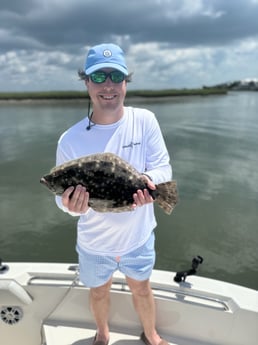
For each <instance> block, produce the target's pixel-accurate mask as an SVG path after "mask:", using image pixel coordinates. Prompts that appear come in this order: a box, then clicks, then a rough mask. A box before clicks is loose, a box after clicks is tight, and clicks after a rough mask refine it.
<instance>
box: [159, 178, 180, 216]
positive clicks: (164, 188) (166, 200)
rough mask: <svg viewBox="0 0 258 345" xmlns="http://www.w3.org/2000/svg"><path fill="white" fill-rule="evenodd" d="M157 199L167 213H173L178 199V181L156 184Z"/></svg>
mask: <svg viewBox="0 0 258 345" xmlns="http://www.w3.org/2000/svg"><path fill="white" fill-rule="evenodd" d="M155 192H156V193H155V194H156V197H155V200H156V201H157V203H158V205H159V206H160V207H161V208H162V209H163V210H164V211H165V213H167V214H171V212H172V211H173V209H174V207H175V206H176V203H177V200H178V194H177V186H176V181H169V182H164V183H160V184H158V185H156V190H155Z"/></svg>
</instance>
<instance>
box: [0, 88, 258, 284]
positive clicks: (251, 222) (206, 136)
mask: <svg viewBox="0 0 258 345" xmlns="http://www.w3.org/2000/svg"><path fill="white" fill-rule="evenodd" d="M139 106H140V107H142V106H143V107H147V108H148V109H150V110H153V111H154V112H155V113H156V115H157V117H158V120H159V122H160V125H161V128H162V131H163V133H164V136H165V139H166V143H167V146H168V149H169V152H170V154H171V158H172V163H173V173H174V178H175V179H176V180H177V182H178V186H179V193H180V202H179V205H178V206H177V207H176V209H175V210H174V212H173V214H172V215H171V216H166V215H165V214H163V213H162V211H160V210H159V209H158V208H157V209H156V213H157V219H158V227H157V231H156V235H157V239H156V248H157V262H156V268H159V269H169V270H182V269H185V268H186V269H187V268H189V265H190V264H191V260H192V257H193V256H195V255H201V256H203V257H204V263H203V264H202V265H201V267H200V274H201V275H203V276H208V277H212V278H216V279H224V280H226V281H230V282H233V283H239V284H242V285H245V286H250V287H252V288H256V289H257V288H258V274H257V273H258V272H257V271H258V269H257V261H258V251H257V246H258V233H257V224H258V215H257V209H258V174H257V171H258V156H257V145H258V135H257V133H258V121H257V117H258V93H255V92H253V93H251V92H246V93H232V94H229V95H227V96H213V97H186V98H175V99H173V100H171V102H157V103H154V102H151V103H150V104H147V103H141V104H139ZM86 111H87V103H85V104H84V103H80V104H76V103H74V104H73V103H66V104H62V103H59V104H58V103H55V104H53V103H52V104H41V105H37V104H15V105H11V104H8V105H4V104H1V105H0V118H1V126H0V158H1V160H0V168H1V181H0V193H1V201H0V217H1V232H0V257H3V258H4V260H6V261H8V260H9V261H18V260H19V261H31V260H33V261H59V262H69V261H76V260H77V257H76V253H75V250H74V245H75V241H76V229H75V227H76V219H75V218H72V217H70V216H68V215H66V214H64V213H62V212H61V211H59V210H58V209H57V207H56V205H55V203H54V199H53V196H52V195H51V193H49V191H47V190H46V189H45V188H42V186H41V185H40V184H39V179H40V177H41V176H42V175H43V174H44V173H46V172H48V171H49V169H50V168H51V167H52V166H53V165H54V162H55V150H56V142H57V139H58V137H59V136H60V134H61V133H62V132H63V131H64V130H65V129H66V128H68V127H69V126H71V125H72V124H73V123H75V122H77V121H79V120H80V119H81V118H83V117H84V116H85V114H86ZM60 243H61V245H60Z"/></svg>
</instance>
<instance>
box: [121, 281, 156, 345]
mask: <svg viewBox="0 0 258 345" xmlns="http://www.w3.org/2000/svg"><path fill="white" fill-rule="evenodd" d="M126 279H127V283H128V285H129V287H130V290H131V292H132V295H133V302H134V306H135V309H136V312H137V313H138V315H139V318H140V320H141V323H142V326H143V329H144V333H145V336H146V338H147V339H148V340H149V342H150V343H151V344H152V345H158V344H159V343H160V342H161V338H160V336H159V335H158V333H157V331H156V308H155V301H154V297H153V294H152V290H151V287H150V282H149V280H144V281H137V280H134V279H132V278H129V277H127V278H126Z"/></svg>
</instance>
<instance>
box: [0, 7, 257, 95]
mask: <svg viewBox="0 0 258 345" xmlns="http://www.w3.org/2000/svg"><path fill="white" fill-rule="evenodd" d="M110 42H112V43H116V44H118V45H120V46H121V47H122V48H123V50H124V51H125V54H126V61H127V65H128V68H129V70H130V72H133V81H132V83H130V84H129V88H131V89H164V88H196V87H202V86H204V85H206V86H210V85H215V84H220V83H224V82H230V81H235V80H242V79H257V78H258V0H105V1H103V0H22V1H21V0H1V2H0V92H5V91H7V92H8V91H51V90H84V88H85V86H84V83H83V82H82V81H79V80H78V76H77V71H78V69H79V68H83V67H84V63H85V57H86V54H87V51H88V49H89V48H90V47H91V46H93V45H96V44H99V43H110Z"/></svg>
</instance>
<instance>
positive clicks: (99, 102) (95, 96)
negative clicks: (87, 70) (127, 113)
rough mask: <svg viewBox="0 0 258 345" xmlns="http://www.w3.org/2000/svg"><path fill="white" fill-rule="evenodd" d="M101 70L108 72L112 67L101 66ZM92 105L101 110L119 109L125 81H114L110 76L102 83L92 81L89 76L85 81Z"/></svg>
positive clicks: (121, 103) (124, 92)
mask: <svg viewBox="0 0 258 345" xmlns="http://www.w3.org/2000/svg"><path fill="white" fill-rule="evenodd" d="M101 71H104V72H106V73H110V72H112V71H115V70H114V69H112V68H103V69H101ZM85 84H86V86H87V89H88V92H89V95H90V98H91V101H92V103H93V106H94V107H97V108H100V109H102V110H103V111H105V110H106V111H107V110H113V111H115V110H116V109H120V108H121V107H123V104H124V99H125V95H126V81H125V80H123V81H122V82H120V83H114V82H113V81H112V80H111V79H110V76H109V77H108V78H107V79H106V80H105V81H104V82H103V83H94V82H93V81H92V80H91V78H89V79H88V80H86V81H85Z"/></svg>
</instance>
